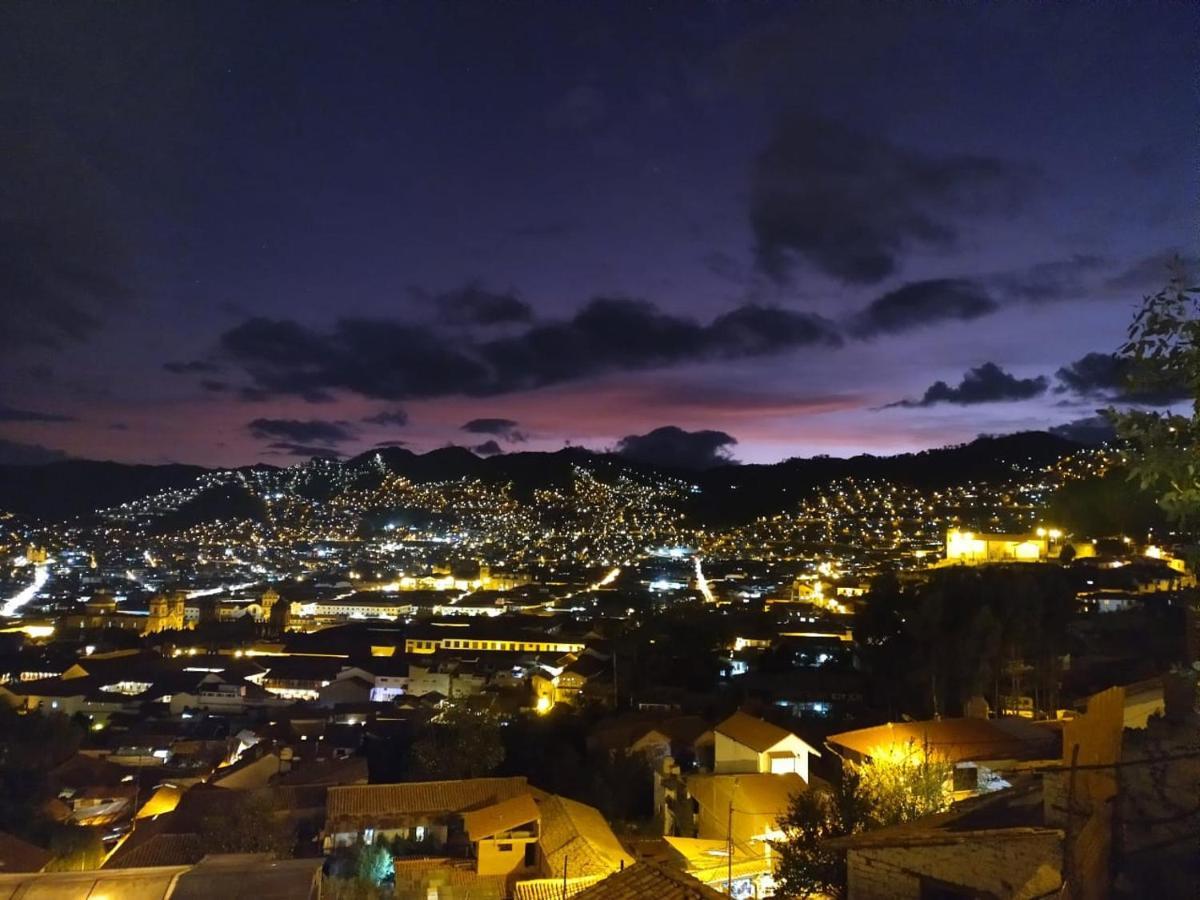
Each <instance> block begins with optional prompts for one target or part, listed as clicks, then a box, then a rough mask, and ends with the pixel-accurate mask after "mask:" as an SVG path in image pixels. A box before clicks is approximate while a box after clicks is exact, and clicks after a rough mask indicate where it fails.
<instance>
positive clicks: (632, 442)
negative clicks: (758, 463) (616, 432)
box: [616, 425, 737, 470]
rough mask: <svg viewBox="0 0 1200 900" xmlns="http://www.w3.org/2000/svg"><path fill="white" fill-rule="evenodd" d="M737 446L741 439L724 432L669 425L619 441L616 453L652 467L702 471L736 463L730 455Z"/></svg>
mask: <svg viewBox="0 0 1200 900" xmlns="http://www.w3.org/2000/svg"><path fill="white" fill-rule="evenodd" d="M735 444H737V439H736V438H735V437H733V435H730V434H726V433H725V432H724V431H708V430H705V431H684V430H683V429H682V428H677V427H676V426H674V425H665V426H663V427H662V428H655V429H654V430H653V431H651V432H649V433H647V434H630V435H626V436H625V437H623V438H621V440H619V441H618V442H617V447H616V451H617V453H619V454H620V455H621V456H624V457H625V458H626V459H631V460H634V461H635V462H640V463H646V464H648V465H652V466H663V467H666V468H675V469H695V470H700V469H711V468H712V467H713V466H719V465H725V464H727V463H732V462H736V460H734V459H733V457H732V456H731V455H730V452H729V448H730V447H733V446H734V445H735Z"/></svg>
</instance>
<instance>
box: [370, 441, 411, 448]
mask: <svg viewBox="0 0 1200 900" xmlns="http://www.w3.org/2000/svg"><path fill="white" fill-rule="evenodd" d="M375 446H376V447H407V446H408V441H397V440H391V441H376V442H375Z"/></svg>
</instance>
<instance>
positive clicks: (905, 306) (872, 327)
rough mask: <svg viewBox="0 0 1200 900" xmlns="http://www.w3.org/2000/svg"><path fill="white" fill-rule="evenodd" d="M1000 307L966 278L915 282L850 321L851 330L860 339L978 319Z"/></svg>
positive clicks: (884, 296) (885, 296)
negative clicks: (948, 322) (936, 324)
mask: <svg viewBox="0 0 1200 900" xmlns="http://www.w3.org/2000/svg"><path fill="white" fill-rule="evenodd" d="M999 308H1000V304H998V303H997V302H996V301H995V300H994V299H992V297H991V296H990V295H989V294H988V292H987V291H986V290H985V289H984V288H983V287H982V286H980V285H979V284H976V283H975V282H973V281H969V280H967V279H962V278H938V279H933V280H930V281H914V282H911V283H910V284H906V285H904V286H903V287H899V288H897V289H896V290H894V291H889V292H888V293H886V294H884V295H883V296H882V297H879V298H878V299H876V300H874V301H872V302H871V304H870V305H869V306H868V307H867V308H866V309H864V310H863V311H862V312H860V313H859V314H858V315H857V316H855V317H854V318H853V319H852V321H851V325H850V330H851V331H852V332H854V333H855V334H857V335H859V336H860V337H871V336H873V335H877V334H898V333H900V332H902V331H909V330H911V329H913V328H921V327H923V326H925V325H932V324H934V323H936V322H945V321H966V320H968V319H977V318H979V317H981V316H986V315H988V314H989V313H993V312H995V311H996V310H997V309H999Z"/></svg>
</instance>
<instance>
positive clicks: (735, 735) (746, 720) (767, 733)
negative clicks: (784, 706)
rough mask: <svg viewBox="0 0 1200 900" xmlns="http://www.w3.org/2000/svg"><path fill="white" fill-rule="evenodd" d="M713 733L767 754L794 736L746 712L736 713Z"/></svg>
mask: <svg viewBox="0 0 1200 900" xmlns="http://www.w3.org/2000/svg"><path fill="white" fill-rule="evenodd" d="M713 731H717V732H719V733H721V734H723V735H725V736H726V737H727V738H732V739H733V740H735V741H737V742H738V743H739V744H743V745H745V746H747V747H749V748H750V749H751V750H753V751H754V752H756V753H765V752H766V751H767V750H770V749H771V748H772V747H774V746H775V745H776V744H778V743H779V742H780V741H784V740H787V739H788V738H789V737H792V736H793V735H792V733H791V732H790V731H787V730H786V729H783V728H780V727H779V726H778V725H772V724H771V723H770V722H764V721H763V720H762V719H756V718H754V716H748V715H746V713H744V712H735V713H734V714H733V715H732V716H730V717H729V718H728V719H726V720H725V721H724V722H722V723H721V724H719V725H717V726H716V727H715V728H714V729H713Z"/></svg>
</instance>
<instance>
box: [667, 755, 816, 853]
mask: <svg viewBox="0 0 1200 900" xmlns="http://www.w3.org/2000/svg"><path fill="white" fill-rule="evenodd" d="M686 788H687V794H688V796H689V797H690V798H691V800H692V804H693V809H694V822H695V831H696V833H695V835H694V836H695V837H699V838H704V839H706V840H728V839H730V837H732V839H733V841H734V842H735V843H738V844H746V845H750V846H756V847H762V848H764V850H763V852H768V851H767V850H766V849H765V848H767V847H768V846H769V845H768V844H767V843H766V842H767V841H772V840H781V839H782V838H783V832H782V830H781V828H780V825H779V823H780V822H781V821H782V820H783V818H784V817H785V816H786V815H787V811H788V807H789V806H790V805H791V801H792V797H794V796H795V795H796V794H798V793H800V792H801V791H805V790H808V789H809V785H808V783H806V782H805V781H804V779H803V778H801V777H800V776H799V775H798V774H797V773H795V772H788V773H786V774H782V775H772V774H770V773H750V774H746V775H707V774H705V775H690V776H688V778H687V780H686ZM731 809H732V811H733V813H732V815H730V810H731ZM691 836H693V835H683V837H691Z"/></svg>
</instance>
